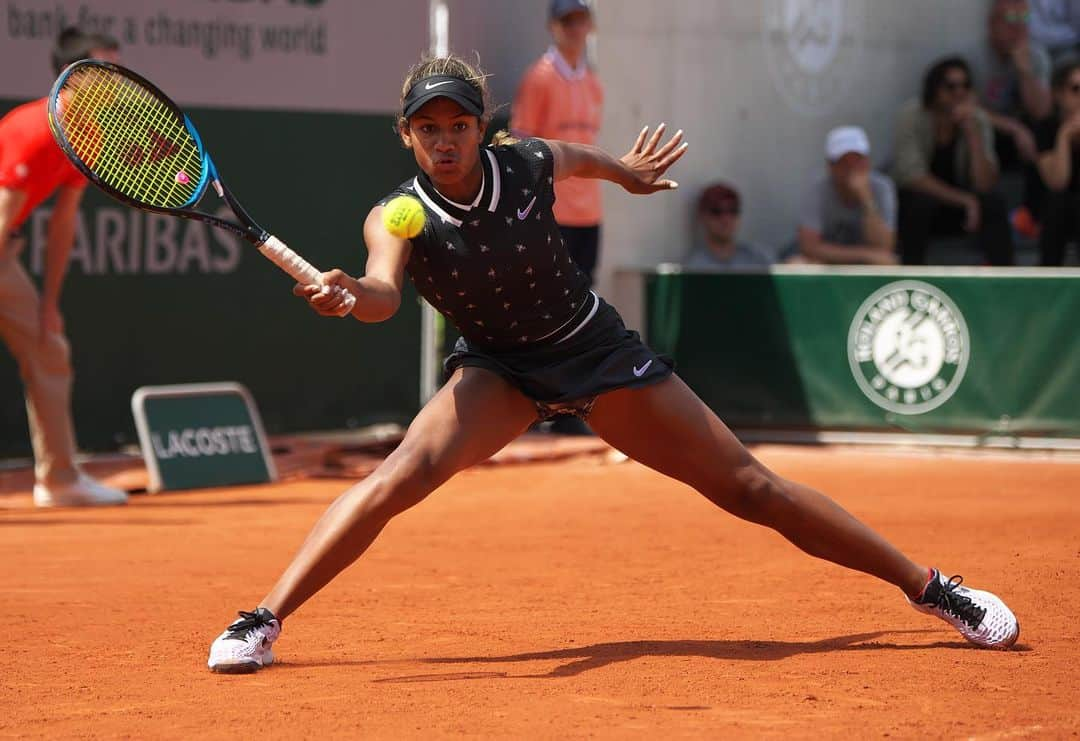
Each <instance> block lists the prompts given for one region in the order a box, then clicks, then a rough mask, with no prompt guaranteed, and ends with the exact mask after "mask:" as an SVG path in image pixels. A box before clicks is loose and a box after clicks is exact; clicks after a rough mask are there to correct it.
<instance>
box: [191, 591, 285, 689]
mask: <svg viewBox="0 0 1080 741" xmlns="http://www.w3.org/2000/svg"><path fill="white" fill-rule="evenodd" d="M239 615H240V617H239V618H238V619H236V620H234V621H233V622H232V624H230V625H229V627H228V628H226V629H225V632H224V633H222V634H221V635H219V636H218V637H217V638H216V639H215V640H214V642H213V643H212V644H210V658H209V660H208V661H207V662H206V665H207V666H208V667H210V671H212V672H218V673H221V674H250V673H252V672H256V671H258V670H259V669H262V668H263V667H264V666H269V665H270V664H272V663H274V652H273V651H272V650H271V646H272V645H273V643H274V641H275V640H277V637H278V636H279V635H280V634H281V621H280V620H278V619H277V618H276V617H274V614H273V613H272V612H270V611H269V610H267V609H266V608H265V607H260V608H258V609H256V610H254V611H253V612H244V611H243V610H241V611H240V613H239Z"/></svg>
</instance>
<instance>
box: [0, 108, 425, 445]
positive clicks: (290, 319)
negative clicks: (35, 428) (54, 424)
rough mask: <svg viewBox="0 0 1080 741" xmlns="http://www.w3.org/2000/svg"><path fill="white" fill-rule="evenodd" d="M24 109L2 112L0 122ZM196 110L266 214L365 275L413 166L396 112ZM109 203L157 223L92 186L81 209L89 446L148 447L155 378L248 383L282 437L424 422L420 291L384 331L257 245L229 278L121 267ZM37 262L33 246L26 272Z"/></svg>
mask: <svg viewBox="0 0 1080 741" xmlns="http://www.w3.org/2000/svg"><path fill="white" fill-rule="evenodd" d="M12 105H13V104H12V103H11V102H10V101H8V102H7V103H0V113H2V112H6V111H7V110H8V109H10V108H11V107H12ZM189 115H190V116H191V118H192V120H193V121H194V122H195V124H196V126H197V127H198V129H199V131H200V134H201V135H202V137H203V140H204V142H205V143H206V145H207V147H208V149H209V151H210V154H211V156H212V157H213V159H214V161H215V162H216V164H217V166H218V169H219V170H220V172H221V174H222V177H223V178H224V179H225V181H226V182H227V183H228V184H229V186H230V188H231V189H232V190H233V192H234V193H235V194H236V195H237V196H238V198H239V199H240V201H241V203H242V204H244V206H245V207H246V208H247V209H248V210H249V211H250V212H251V214H252V216H253V217H255V219H256V220H258V221H260V222H261V223H262V225H263V226H264V227H266V228H267V229H268V230H270V231H271V232H273V233H274V234H276V235H277V236H278V237H280V238H281V239H282V240H284V241H285V242H287V243H288V244H289V245H290V246H291V247H293V248H294V249H296V250H297V251H298V252H299V253H301V254H302V255H304V256H305V257H306V258H308V259H309V260H310V261H311V262H312V263H313V264H315V265H316V266H319V267H322V268H323V269H329V268H331V267H341V268H343V269H344V270H346V272H349V273H350V274H353V275H357V274H359V273H361V272H362V270H363V265H364V260H365V257H366V253H365V251H364V247H363V241H362V227H363V221H364V217H365V216H366V214H367V212H368V210H369V209H370V207H371V205H372V204H373V203H374V202H375V201H376V200H377V199H378V198H379V197H381V196H382V195H384V194H385V193H386V192H387V191H389V190H390V189H391V188H392V187H393V186H395V185H397V184H398V183H399V182H401V181H402V180H404V179H405V178H406V177H409V176H410V175H411V174H412V172H413V171H414V166H413V161H412V158H411V156H410V155H408V153H407V152H405V151H404V150H403V149H402V148H401V147H400V145H399V144H398V142H397V140H396V139H395V137H394V135H393V133H392V129H391V126H392V119H391V117H390V116H359V115H344V114H312V113H296V112H288V113H284V112H254V111H232V110H230V111H223V110H201V109H194V110H191V111H189ZM218 203H219V201H218V200H217V197H216V195H214V194H213V193H212V192H211V193H210V194H208V195H207V196H206V197H205V199H204V201H203V205H204V207H207V208H208V209H209V210H213V209H214V208H216V206H217V204H218ZM101 208H105V209H120V210H121V212H122V213H123V215H124V216H125V217H127V218H129V219H134V220H137V221H140V225H141V226H142V227H143V228H145V226H146V223H147V222H146V221H145V217H143V216H142V215H136V216H131V215H129V214H128V213H126V212H124V211H123V207H121V206H119V204H116V203H115V202H114V201H112V200H110V199H108V198H107V197H105V196H103V195H101V194H100V193H98V192H97V191H94V189H93V188H90V189H88V191H87V196H86V198H85V200H84V209H83V211H84V216H85V221H86V223H87V224H88V226H89V239H90V241H91V242H92V243H94V245H95V246H94V248H93V254H92V256H90V257H89V258H88V259H87V260H86V261H84V260H82V259H74V260H73V261H72V267H71V271H70V273H69V276H68V280H67V283H66V287H65V291H64V296H63V300H62V306H63V309H64V315H65V317H66V320H67V327H68V335H69V337H70V339H71V341H72V345H73V363H74V367H75V373H76V381H75V390H74V402H73V405H74V414H75V422H76V429H77V435H78V439H79V443H80V447H82V448H83V449H87V450H110V449H115V448H116V447H117V446H119V445H121V444H126V443H131V442H134V441H135V433H134V424H133V422H132V418H131V409H130V398H131V394H132V392H133V391H134V390H135V389H136V388H137V387H139V386H142V385H151V384H153V385H158V384H171V383H191V382H202V381H223V380H228V381H238V382H240V383H242V384H244V385H246V386H247V387H248V388H249V389H250V391H251V393H252V395H253V396H254V398H255V400H256V402H257V403H258V406H259V409H260V411H261V413H262V417H263V420H264V422H265V425H266V428H267V432H268V433H270V434H274V433H279V432H286V431H287V432H294V431H301V430H314V429H336V428H344V427H348V426H354V425H364V424H370V423H374V422H381V421H398V422H404V421H407V420H409V419H411V417H412V415H413V414H415V412H416V410H417V407H418V385H419V353H420V348H419V306H418V303H417V300H416V296H415V294H414V293H412V292H411V291H410V292H409V293H408V294H407V296H406V300H405V301H404V302H403V305H402V309H401V311H400V312H399V313H398V315H397V316H395V317H394V318H393V319H391V320H390V321H388V322H385V323H383V324H379V325H364V324H360V323H358V322H355V321H353V320H337V319H326V318H322V317H319V316H317V315H315V314H314V313H313V312H311V311H310V310H309V309H308V308H307V307H306V306H305V305H304V303H303V302H302V301H301V300H300V299H297V298H294V297H293V296H292V295H291V293H290V288H291V286H292V281H291V279H290V278H289V277H288V276H286V275H285V274H284V273H282V272H280V271H279V270H278V268H276V267H275V266H274V265H272V264H271V263H269V262H268V261H266V260H265V259H264V258H263V257H262V256H261V255H259V254H258V252H257V251H256V250H255V249H254V248H253V247H251V246H250V245H248V244H247V243H246V242H245V243H242V244H241V246H240V249H241V250H242V252H241V253H240V254H241V256H242V257H241V259H240V261H239V264H238V266H237V268H236V270H235V272H231V273H227V274H214V273H207V272H202V271H201V270H200V268H199V266H200V263H199V261H198V260H196V259H189V260H186V261H184V264H185V265H186V267H187V271H186V272H184V273H180V272H178V271H177V270H176V269H173V270H172V271H169V272H165V273H161V274H150V273H148V272H147V270H146V269H145V264H146V254H145V253H143V254H142V258H141V261H142V264H143V267H142V268H141V269H140V270H139V271H137V272H123V273H121V272H119V271H118V270H117V268H116V265H115V264H113V263H112V262H110V261H108V260H106V261H104V263H102V262H100V261H101V258H102V249H101V240H100V239H99V237H98V235H96V234H95V225H96V224H97V223H98V221H96V220H97V219H98V216H99V214H98V210H99V209H101ZM177 228H178V231H177V234H178V238H177V242H178V243H179V244H180V245H181V247H182V245H183V244H184V240H185V238H186V237H185V235H187V231H186V230H187V229H191V228H194V229H203V230H205V229H208V227H205V226H203V225H201V224H198V223H196V222H188V221H183V222H180V223H179V224H178V225H177ZM25 231H28V232H29V231H31V224H29V223H28V224H27V225H26V227H25ZM193 237H195V239H194V242H195V243H200V240H201V243H202V244H205V245H208V248H209V254H210V258H211V260H212V261H219V262H220V261H221V260H222V259H225V258H227V257H228V251H227V250H226V249H225V248H224V247H223V246H222V245H221V243H220V242H219V241H218V237H215V236H213V235H209V234H206V235H201V234H198V233H194V234H193ZM144 238H145V235H144ZM131 242H132V240H131V239H130V238H129V239H128V240H127V242H126V243H125V247H126V248H130V246H131ZM189 242H190V240H189ZM30 253H31V249H30V248H28V249H27V250H25V251H24V254H23V261H24V263H26V264H29V263H30V261H31V254H30ZM84 256H85V255H84ZM101 264H105V265H106V269H105V270H104V271H102V270H101V269H100V268H99V267H98V266H99V265H101ZM124 264H126V262H124ZM85 265H90V272H91V273H94V274H87V272H86V271H85V270H84V266H85ZM28 452H29V444H28V440H27V432H26V415H25V411H24V408H23V396H22V387H21V383H20V381H19V378H18V373H17V368H16V366H15V362H14V359H13V358H12V356H11V355H10V353H8V352H7V350H6V348H3V346H2V345H0V456H11V455H23V454H26V453H28Z"/></svg>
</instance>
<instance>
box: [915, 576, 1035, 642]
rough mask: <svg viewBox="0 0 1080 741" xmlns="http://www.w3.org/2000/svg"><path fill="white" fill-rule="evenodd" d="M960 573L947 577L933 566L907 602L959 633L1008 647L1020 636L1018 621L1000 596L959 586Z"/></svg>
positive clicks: (966, 636)
mask: <svg viewBox="0 0 1080 741" xmlns="http://www.w3.org/2000/svg"><path fill="white" fill-rule="evenodd" d="M963 581H964V577H962V576H953V577H950V578H948V579H946V578H945V577H944V576H942V575H941V572H940V571H938V570H937V569H934V570H933V571H932V572H931V575H930V581H929V582H928V583H927V585H926V589H925V590H923V594H922V596H921V597H920V598H919V599H917V600H912V599H909V600H908V602H910V603H911V606H912V607H914V608H915V609H916V610H918V611H919V612H925V613H926V614H927V615H935V616H937V617H939V618H941V619H942V620H944V621H945V622H947V623H949V624H950V625H952V626H953V627H954V628H956V629H957V630H958V631H960V635H962V636H964V638H966V639H968V640H969V641H971V642H972V643H974V644H975V645H976V646H982V647H983V648H1009V647H1010V646H1012V645H1013V644H1014V643H1016V639H1017V638H1018V637H1019V636H1020V622H1019V621H1018V620H1017V619H1016V616H1015V615H1013V613H1012V610H1010V609H1009V608H1008V607H1007V606H1006V605H1005V603H1004V602H1002V601H1001V599H1000V598H999V597H998V596H997V595H995V594H991V593H990V592H984V591H981V590H979V589H969V588H968V587H964V586H961V583H962V582H963Z"/></svg>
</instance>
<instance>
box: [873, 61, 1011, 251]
mask: <svg viewBox="0 0 1080 741" xmlns="http://www.w3.org/2000/svg"><path fill="white" fill-rule="evenodd" d="M973 82H974V80H973V76H972V74H971V68H970V67H969V66H968V64H967V62H966V61H964V60H963V59H962V58H960V57H949V58H947V59H943V60H941V61H939V62H937V63H936V64H934V65H933V66H932V67H931V68H930V69H929V70H928V71H927V73H926V76H925V77H924V79H923V88H922V97H921V100H911V101H908V102H907V103H906V104H905V105H904V106H903V107H902V108H901V110H900V112H899V115H898V117H897V121H896V147H895V150H896V151H895V156H896V163H895V173H894V175H895V179H896V183H897V185H898V186H899V188H900V215H899V223H898V230H897V231H898V235H899V239H900V253H901V257H902V260H903V262H904V264H907V265H923V264H925V263H926V249H927V243H928V241H929V239H930V237H931V236H932V235H934V236H937V235H953V234H958V233H963V232H967V233H969V234H971V235H973V236H975V237H976V239H977V242H978V244H979V246H980V247H981V248H982V249H983V250H984V251H985V253H986V257H987V259H988V261H989V262H990V264H991V265H1011V264H1012V263H1013V240H1012V231H1011V229H1010V227H1009V221H1008V212H1007V208H1006V206H1005V200H1004V199H1003V198H1002V196H1001V195H1000V193H999V192H998V191H997V190H996V184H997V181H998V163H997V155H996V154H995V152H994V144H993V136H994V133H993V128H992V127H991V125H990V120H989V118H988V117H987V115H986V113H985V112H983V111H982V110H981V109H980V108H979V107H978V106H977V105H976V102H975V99H974V96H973V95H972V85H973Z"/></svg>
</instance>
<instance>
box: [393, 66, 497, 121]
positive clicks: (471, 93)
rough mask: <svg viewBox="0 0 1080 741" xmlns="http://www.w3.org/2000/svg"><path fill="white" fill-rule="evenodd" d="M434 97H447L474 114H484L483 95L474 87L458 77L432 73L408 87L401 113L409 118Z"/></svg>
mask: <svg viewBox="0 0 1080 741" xmlns="http://www.w3.org/2000/svg"><path fill="white" fill-rule="evenodd" d="M435 98H449V99H450V100H452V101H454V102H455V103H457V104H458V105H459V106H461V107H462V108H464V109H465V111H466V112H467V113H470V114H472V115H474V116H483V115H484V97H483V95H482V94H481V93H480V91H479V90H477V89H476V88H475V87H473V86H472V85H470V84H469V83H467V82H465V80H462V79H461V78H459V77H451V76H450V75H433V76H431V77H425V78H424V79H422V80H420V81H418V82H417V83H416V84H415V85H413V86H412V87H411V88H409V92H408V94H407V95H406V96H405V105H404V108H403V113H404V114H405V118H410V117H411V116H412V115H413V114H414V113H416V112H417V111H418V110H420V108H421V107H422V106H423V105H424V104H425V103H428V102H429V101H432V100H434V99H435Z"/></svg>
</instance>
